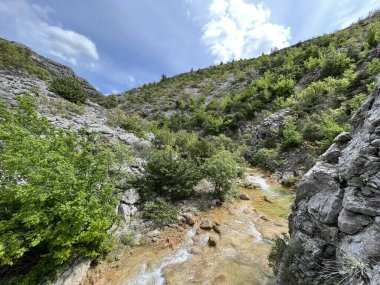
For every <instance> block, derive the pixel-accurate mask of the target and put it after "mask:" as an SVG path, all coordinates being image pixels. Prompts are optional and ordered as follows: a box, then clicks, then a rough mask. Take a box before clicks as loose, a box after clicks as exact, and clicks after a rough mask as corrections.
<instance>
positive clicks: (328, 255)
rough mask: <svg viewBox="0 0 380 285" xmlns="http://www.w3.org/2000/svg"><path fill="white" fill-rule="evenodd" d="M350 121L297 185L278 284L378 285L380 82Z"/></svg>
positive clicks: (379, 243)
mask: <svg viewBox="0 0 380 285" xmlns="http://www.w3.org/2000/svg"><path fill="white" fill-rule="evenodd" d="M351 122H352V125H353V132H352V134H349V133H343V134H341V135H339V136H338V137H337V138H336V139H335V141H334V144H333V145H332V146H331V147H330V148H329V149H328V150H327V151H326V153H324V154H323V155H322V156H321V158H320V159H321V160H320V161H319V162H318V163H317V164H316V165H315V166H314V167H313V168H312V169H310V171H308V172H307V173H306V175H305V176H304V177H303V179H302V181H301V183H300V185H299V188H298V191H297V197H296V201H295V204H294V205H293V212H292V214H291V216H290V217H289V229H290V235H291V239H290V241H289V244H288V247H287V249H286V251H285V254H284V255H283V257H282V263H281V265H280V268H279V274H278V277H277V284H286V285H288V284H297V283H296V282H297V281H296V280H295V279H297V280H303V281H304V280H306V279H309V280H311V281H313V282H314V283H316V284H323V282H324V281H325V280H326V279H329V278H331V277H336V278H337V279H338V280H343V279H344V280H345V281H344V284H371V285H372V284H373V285H374V284H380V156H379V150H380V143H379V142H380V81H378V84H377V86H376V88H375V90H374V92H373V93H372V95H371V96H370V98H369V99H368V100H367V101H366V103H365V104H364V105H363V106H362V107H361V108H360V109H359V110H358V111H357V112H356V114H355V115H354V117H353V118H352V119H351ZM359 269H360V270H359ZM355 270H357V271H355ZM359 271H361V273H360V272H359ZM343 272H344V273H343ZM329 274H330V275H329ZM331 274H334V275H331ZM355 274H356V276H354V275H355ZM364 275H367V276H364ZM294 277H295V278H294Z"/></svg>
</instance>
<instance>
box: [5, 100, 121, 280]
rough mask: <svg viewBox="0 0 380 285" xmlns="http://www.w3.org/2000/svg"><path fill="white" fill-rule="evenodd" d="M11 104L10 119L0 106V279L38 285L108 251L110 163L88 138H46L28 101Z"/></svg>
mask: <svg viewBox="0 0 380 285" xmlns="http://www.w3.org/2000/svg"><path fill="white" fill-rule="evenodd" d="M18 100H19V106H18V107H17V108H16V110H15V112H13V111H12V112H11V111H9V110H8V106H7V105H6V104H3V103H0V118H1V120H0V141H1V142H2V146H1V151H0V169H1V172H0V181H1V184H0V196H1V200H0V216H1V220H0V271H1V272H2V274H4V275H7V272H16V271H19V272H20V273H19V275H18V276H20V278H18V279H17V280H16V281H15V282H14V283H15V284H28V285H29V284H41V283H40V282H41V280H42V279H43V278H44V277H46V276H48V274H49V273H51V272H52V271H54V270H55V269H56V268H58V267H59V266H60V265H62V264H63V263H64V262H66V261H68V260H70V259H71V258H72V257H74V256H86V257H89V258H96V257H99V256H101V255H102V254H104V253H105V252H107V251H108V250H109V249H110V248H111V246H112V237H111V232H110V228H111V226H112V225H113V223H114V221H115V219H116V218H117V216H116V214H115V211H114V208H115V206H116V195H115V187H114V182H113V181H114V178H115V177H111V175H110V172H109V169H115V167H114V162H115V160H114V156H113V154H112V153H111V151H110V150H109V149H110V148H109V146H108V145H105V144H104V143H102V142H101V141H100V140H98V139H97V138H96V135H95V134H94V133H89V132H88V131H86V130H83V131H80V132H76V133H74V132H70V131H67V130H66V131H63V130H54V129H53V128H52V127H51V126H50V125H49V124H48V122H47V119H46V118H45V117H41V116H39V115H37V113H36V112H35V111H34V101H33V100H32V97H30V96H20V97H18ZM118 159H119V160H120V159H121V160H122V161H121V163H123V162H124V160H123V159H122V157H118ZM116 169H117V167H116ZM115 175H116V174H115ZM11 274H12V273H11ZM23 274H26V275H23Z"/></svg>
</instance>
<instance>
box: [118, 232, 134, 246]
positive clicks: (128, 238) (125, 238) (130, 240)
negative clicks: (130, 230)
mask: <svg viewBox="0 0 380 285" xmlns="http://www.w3.org/2000/svg"><path fill="white" fill-rule="evenodd" d="M121 242H122V243H123V244H124V245H126V246H132V245H133V242H134V239H133V236H132V235H131V234H124V235H123V237H122V239H121Z"/></svg>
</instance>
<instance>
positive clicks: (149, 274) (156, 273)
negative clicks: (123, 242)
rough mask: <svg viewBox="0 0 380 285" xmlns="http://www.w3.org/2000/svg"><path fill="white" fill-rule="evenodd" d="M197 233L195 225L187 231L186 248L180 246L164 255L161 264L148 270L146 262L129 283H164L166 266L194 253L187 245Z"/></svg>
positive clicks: (185, 258)
mask: <svg viewBox="0 0 380 285" xmlns="http://www.w3.org/2000/svg"><path fill="white" fill-rule="evenodd" d="M195 233H196V228H195V227H193V228H192V229H191V230H190V231H188V233H187V240H186V241H185V242H184V246H185V248H179V249H178V250H176V251H175V252H174V253H173V254H170V255H168V256H166V257H164V258H163V259H162V260H161V261H160V262H159V265H158V266H156V267H155V268H153V269H151V270H148V266H147V264H145V263H144V264H143V265H142V267H141V271H140V273H139V275H137V276H136V278H135V279H133V280H132V281H131V282H129V283H127V285H164V284H165V277H164V269H165V267H167V266H169V265H173V264H179V263H183V262H185V261H187V260H189V259H190V258H191V256H192V254H191V253H190V252H189V250H188V249H187V248H186V247H187V246H189V245H191V244H192V243H193V241H192V240H191V238H192V237H194V236H195Z"/></svg>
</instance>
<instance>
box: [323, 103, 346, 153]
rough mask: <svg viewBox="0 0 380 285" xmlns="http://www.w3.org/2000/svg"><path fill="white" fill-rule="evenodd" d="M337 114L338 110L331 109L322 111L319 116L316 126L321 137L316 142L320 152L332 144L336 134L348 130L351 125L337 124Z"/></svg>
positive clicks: (338, 113)
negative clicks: (319, 120)
mask: <svg viewBox="0 0 380 285" xmlns="http://www.w3.org/2000/svg"><path fill="white" fill-rule="evenodd" d="M339 115H340V110H332V111H330V112H326V113H324V114H323V115H322V117H321V122H320V124H319V125H318V128H319V131H320V133H321V134H322V136H323V139H322V140H320V141H318V142H317V144H318V146H319V147H320V148H321V151H322V152H323V151H324V150H326V149H327V148H328V147H329V146H330V145H331V144H332V142H333V140H334V138H335V137H336V136H337V135H339V134H340V133H341V132H344V131H350V128H351V126H350V125H349V124H348V123H346V124H343V125H342V124H339V122H338V119H339Z"/></svg>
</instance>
